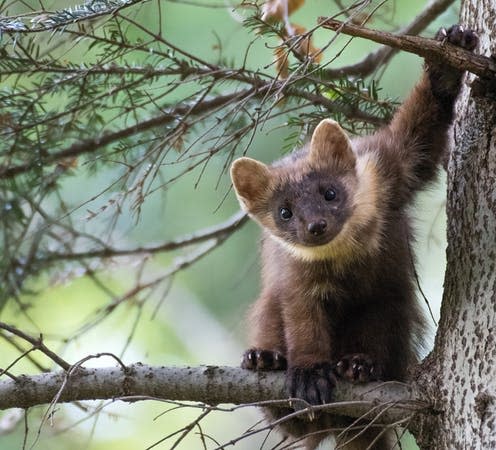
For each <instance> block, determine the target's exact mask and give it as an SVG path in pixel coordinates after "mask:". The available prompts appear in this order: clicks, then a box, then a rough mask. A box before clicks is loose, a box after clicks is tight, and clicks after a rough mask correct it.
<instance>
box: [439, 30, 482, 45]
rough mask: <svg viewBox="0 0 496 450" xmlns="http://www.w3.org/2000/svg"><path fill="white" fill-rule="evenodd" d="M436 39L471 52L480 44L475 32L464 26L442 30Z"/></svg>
mask: <svg viewBox="0 0 496 450" xmlns="http://www.w3.org/2000/svg"><path fill="white" fill-rule="evenodd" d="M436 39H437V40H438V41H446V42H449V43H450V44H453V45H456V46H457V47H462V48H464V49H466V50H470V51H472V50H473V49H474V48H475V47H476V46H477V43H478V42H479V38H478V36H477V34H476V33H475V31H473V30H470V29H467V28H465V27H463V26H462V25H453V26H451V27H449V28H448V29H446V28H441V29H440V30H439V31H438V32H437V34H436Z"/></svg>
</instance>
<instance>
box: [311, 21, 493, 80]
mask: <svg viewBox="0 0 496 450" xmlns="http://www.w3.org/2000/svg"><path fill="white" fill-rule="evenodd" d="M319 22H320V23H321V24H322V27H323V28H328V29H330V30H334V31H337V32H339V33H344V34H348V35H350V36H356V37H361V38H365V39H369V40H371V41H374V42H378V43H380V44H385V45H389V46H391V47H394V48H398V49H401V50H403V51H406V52H409V53H415V54H416V55H419V56H421V57H423V58H427V59H431V60H435V61H439V62H444V63H446V64H449V65H450V66H453V67H456V68H457V69H460V70H468V71H469V72H472V73H474V74H476V75H478V76H479V77H481V78H487V79H494V78H495V77H496V61H494V60H493V59H491V58H487V57H485V56H482V55H474V54H473V53H471V52H469V51H468V50H465V49H463V48H461V47H457V46H454V45H450V44H446V43H444V42H442V41H437V40H435V39H426V38H422V37H419V36H408V35H403V36H402V35H395V34H392V33H388V32H386V31H377V30H372V29H369V28H364V27H360V26H357V25H352V24H348V23H344V22H340V21H338V20H334V19H328V18H326V17H320V18H319Z"/></svg>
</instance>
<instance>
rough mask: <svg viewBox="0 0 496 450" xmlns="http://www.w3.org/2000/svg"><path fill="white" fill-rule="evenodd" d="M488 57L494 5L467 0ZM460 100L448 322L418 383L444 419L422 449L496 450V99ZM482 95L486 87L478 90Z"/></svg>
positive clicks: (444, 316)
mask: <svg viewBox="0 0 496 450" xmlns="http://www.w3.org/2000/svg"><path fill="white" fill-rule="evenodd" d="M460 23H462V24H464V25H466V26H467V27H470V28H472V29H474V30H476V31H477V32H478V33H479V37H480V40H481V42H480V48H479V50H478V51H479V52H480V53H481V54H485V55H488V56H489V55H490V54H491V53H495V51H496V35H495V34H494V33H495V31H494V30H496V2H495V0H464V1H462V10H461V19H460ZM473 81H474V77H473V76H470V77H468V79H467V86H466V88H465V89H464V91H463V93H462V95H461V98H460V99H459V102H458V110H457V120H456V122H455V127H454V136H455V145H454V149H453V152H452V153H451V155H450V160H449V166H448V201H447V213H448V249H447V272H446V277H445V290H444V298H443V304H442V308H441V320H440V324H439V329H438V333H437V336H436V341H435V346H434V350H433V352H432V353H431V355H430V356H429V357H428V358H427V359H426V361H425V362H424V364H423V366H422V374H421V376H420V378H419V380H418V383H419V386H420V388H421V390H422V391H423V392H424V394H425V395H426V396H427V398H428V401H430V402H431V403H432V404H434V405H435V410H436V411H438V412H439V414H437V415H434V416H430V417H427V416H425V417H423V418H421V419H420V427H418V428H417V430H416V433H415V434H416V435H417V436H416V437H417V441H418V443H419V445H420V447H421V448H425V449H429V450H435V449H444V450H446V449H450V450H452V449H481V450H482V449H483V450H489V449H496V337H495V336H496V329H495V326H496V126H495V124H496V100H495V99H496V96H495V95H494V82H493V88H492V89H493V92H492V99H491V98H489V97H488V96H487V95H482V96H481V94H480V93H479V95H477V94H476V89H474V88H473V86H474V85H472V89H470V87H469V86H470V83H472V82H473ZM478 90H479V91H480V89H478Z"/></svg>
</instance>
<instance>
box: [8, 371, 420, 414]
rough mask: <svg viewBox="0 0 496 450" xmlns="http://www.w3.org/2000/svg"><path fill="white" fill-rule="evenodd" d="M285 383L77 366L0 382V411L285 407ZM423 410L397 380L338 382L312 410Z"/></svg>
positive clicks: (228, 374) (267, 376) (247, 375)
mask: <svg viewBox="0 0 496 450" xmlns="http://www.w3.org/2000/svg"><path fill="white" fill-rule="evenodd" d="M284 384H285V376H284V373H283V372H253V371H247V370H243V369H240V368H237V367H218V366H199V367H152V366H148V365H146V364H141V363H137V364H132V365H129V366H120V367H103V368H83V367H80V366H79V365H77V364H76V365H75V366H72V367H71V369H70V370H68V371H59V372H49V373H43V374H39V375H30V376H27V375H22V376H16V377H13V379H10V380H4V381H0V410H3V409H8V408H13V407H17V408H30V407H32V406H36V405H43V404H51V405H52V406H54V405H56V404H58V403H65V402H74V401H81V400H99V399H114V400H122V401H133V402H134V401H138V400H171V401H176V402H182V401H195V402H202V403H205V404H206V405H211V406H214V407H215V405H218V404H219V403H234V404H238V405H239V404H257V403H260V402H263V401H265V402H267V401H268V402H273V403H274V404H275V405H279V406H284V407H288V406H289V404H290V401H289V400H288V399H287V395H286V390H285V387H284ZM292 404H293V406H295V407H296V409H297V410H298V411H299V412H301V414H302V415H305V414H307V413H308V412H309V410H305V408H306V407H308V408H309V409H311V408H312V407H310V406H309V405H307V404H303V402H302V404H301V405H295V401H293V402H292ZM428 408H429V405H425V404H423V403H422V402H421V401H419V400H418V399H417V393H416V392H415V391H414V390H413V389H412V388H411V387H410V386H409V385H407V384H405V383H396V382H389V383H381V382H376V383H369V384H367V385H351V384H350V383H346V382H340V383H338V385H337V386H336V389H335V391H334V403H332V404H330V405H324V406H320V407H313V409H319V410H321V409H324V410H327V411H329V412H330V413H334V414H336V413H339V414H345V415H349V416H351V417H360V416H362V415H363V414H366V413H367V412H370V411H371V410H373V411H374V415H375V416H378V417H380V419H378V420H377V423H393V422H398V421H404V420H407V419H408V418H409V417H410V416H411V415H412V414H414V413H416V412H418V411H422V410H426V409H428Z"/></svg>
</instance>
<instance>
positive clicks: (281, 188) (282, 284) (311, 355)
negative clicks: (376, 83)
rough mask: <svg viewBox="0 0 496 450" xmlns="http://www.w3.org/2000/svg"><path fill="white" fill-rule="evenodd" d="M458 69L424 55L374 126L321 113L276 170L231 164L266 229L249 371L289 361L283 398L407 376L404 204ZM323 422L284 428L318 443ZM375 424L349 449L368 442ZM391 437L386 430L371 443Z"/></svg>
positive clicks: (432, 157) (446, 113) (409, 324)
mask: <svg viewBox="0 0 496 450" xmlns="http://www.w3.org/2000/svg"><path fill="white" fill-rule="evenodd" d="M468 33H471V32H467V31H465V30H463V29H461V27H453V28H451V29H450V30H449V31H448V35H447V38H448V40H449V41H450V42H453V43H455V44H458V45H463V46H465V47H467V48H471V49H472V48H473V47H474V46H475V44H474V42H475V39H476V38H475V36H474V35H473V33H471V34H468ZM442 37H444V36H442ZM461 77H462V74H461V73H460V72H458V71H455V70H454V69H450V68H448V67H441V66H440V65H436V64H433V63H431V64H429V63H428V64H427V66H426V71H425V73H424V75H423V77H422V79H421V81H420V82H419V84H418V85H417V86H416V87H415V88H414V90H413V92H412V93H411V95H410V97H409V98H408V99H407V100H406V101H405V103H404V104H403V105H402V107H401V108H400V109H399V110H398V112H397V113H396V114H395V116H394V118H393V120H392V121H391V123H390V124H389V125H388V126H387V127H385V128H383V129H381V130H379V131H378V132H376V133H375V134H373V135H371V136H367V137H363V138H358V139H354V140H352V141H350V140H349V139H348V137H347V136H346V134H345V133H344V131H343V130H342V129H341V128H340V127H339V125H338V124H337V123H336V122H334V121H331V120H324V121H322V122H321V123H320V124H319V126H318V127H317V128H316V130H315V132H314V134H313V136H312V140H311V142H310V143H309V145H307V146H306V147H305V148H303V149H301V150H299V151H297V152H295V153H294V154H292V155H290V156H288V157H286V158H284V159H282V160H280V161H278V162H276V163H274V164H273V165H271V166H266V165H264V164H262V163H260V162H257V161H254V160H252V159H249V158H241V159H239V160H237V161H236V162H235V163H234V164H233V168H232V178H233V182H234V186H235V189H236V193H237V195H238V198H239V200H240V202H241V204H242V206H243V207H244V209H245V210H246V211H248V213H249V214H250V215H251V216H252V217H253V218H254V219H255V220H256V221H257V222H258V223H259V224H261V226H262V228H263V232H264V235H263V240H262V264H263V267H262V283H263V288H262V293H261V296H260V298H259V299H258V300H257V302H256V303H255V305H254V307H253V310H252V313H251V319H252V320H251V330H250V331H251V332H252V337H251V346H252V348H251V349H250V350H248V351H247V352H246V353H245V355H244V360H243V367H245V368H248V369H252V370H264V369H269V370H270V369H287V385H288V394H289V395H290V396H292V397H298V398H303V399H305V400H306V401H308V402H309V403H311V404H320V403H326V402H329V401H330V400H331V396H332V388H333V386H334V381H335V378H336V377H343V378H345V379H348V380H350V381H352V382H365V381H369V380H374V379H376V380H377V379H380V380H384V381H387V380H405V378H406V371H407V368H408V366H409V364H411V363H412V362H414V361H415V360H416V358H417V351H418V349H419V345H420V343H421V342H422V338H423V335H424V319H423V316H422V314H421V312H420V308H419V305H418V303H417V299H416V298H415V293H414V276H413V275H414V267H413V255H412V253H411V248H410V244H411V231H410V225H409V219H408V211H407V208H408V206H409V205H410V204H411V202H412V200H413V198H414V194H415V193H416V192H417V191H418V190H420V189H422V188H423V187H424V186H425V185H426V184H427V183H428V182H429V181H431V180H432V179H433V178H434V177H435V174H436V171H437V168H438V166H439V164H440V162H441V159H442V157H443V154H444V151H445V149H446V145H447V139H448V129H449V125H450V123H451V121H452V118H453V106H454V102H455V99H456V96H457V95H458V92H459V89H460V84H461ZM286 412H287V411H286ZM277 414H279V413H277ZM327 420H328V419H327V418H326V417H324V415H322V416H320V418H318V419H317V420H315V421H313V422H305V421H303V420H301V421H298V422H297V423H295V422H294V421H293V422H292V423H291V425H290V426H289V427H287V430H286V431H287V433H288V434H290V435H293V436H295V437H297V438H298V437H300V436H303V435H305V434H307V433H311V432H313V433H314V434H313V435H312V436H311V437H308V438H307V439H306V441H305V444H306V448H307V449H313V448H315V447H316V446H317V445H318V443H319V442H320V441H321V440H322V439H323V438H325V436H326V435H327V434H328V433H327V432H325V433H320V434H315V431H317V430H319V429H322V428H326V427H329V426H336V421H335V422H330V423H327ZM338 422H339V421H338ZM344 423H346V422H345V421H343V422H342V423H341V424H344ZM380 431H381V430H379V431H377V429H370V430H367V431H366V432H365V433H362V434H360V435H359V436H358V437H356V438H355V439H353V440H352V441H351V442H350V443H349V444H346V446H345V447H343V448H346V449H352V448H353V449H355V448H356V449H365V448H367V446H368V445H370V443H371V442H372V441H373V440H374V439H375V438H376V437H377V435H378V432H380ZM350 436H351V435H350V433H348V434H346V436H344V437H341V441H340V442H341V443H343V442H346V441H347V440H349V439H350ZM389 445H390V444H388V441H387V438H386V437H380V438H378V439H377V441H376V443H375V446H374V447H373V448H374V449H386V448H390V447H389Z"/></svg>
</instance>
